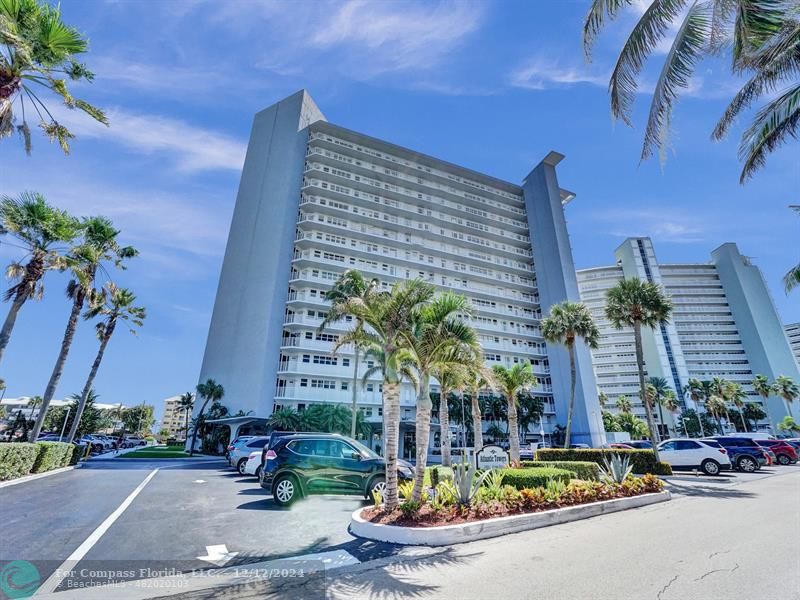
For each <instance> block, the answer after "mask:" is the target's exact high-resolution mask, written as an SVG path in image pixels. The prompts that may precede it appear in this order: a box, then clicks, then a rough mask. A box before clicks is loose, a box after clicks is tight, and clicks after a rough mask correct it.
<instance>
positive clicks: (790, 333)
mask: <svg viewBox="0 0 800 600" xmlns="http://www.w3.org/2000/svg"><path fill="white" fill-rule="evenodd" d="M786 337H787V338H788V340H789V346H790V347H791V348H792V354H794V360H795V362H796V363H797V364H798V368H800V323H791V324H790V325H787V326H786Z"/></svg>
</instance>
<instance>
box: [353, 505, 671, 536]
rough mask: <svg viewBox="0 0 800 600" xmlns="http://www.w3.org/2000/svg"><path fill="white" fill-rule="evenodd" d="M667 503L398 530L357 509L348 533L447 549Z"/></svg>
mask: <svg viewBox="0 0 800 600" xmlns="http://www.w3.org/2000/svg"><path fill="white" fill-rule="evenodd" d="M669 499H670V494H669V492H667V491H664V492H658V493H655V494H644V495H642V496H633V497H630V498H616V499H614V500H604V501H602V502H593V503H591V504H581V505H578V506H567V507H565V508H556V509H553V510H547V511H543V512H537V513H529V514H522V515H511V516H508V517H497V518H494V519H486V520H485V521H474V522H471V523H462V524H458V525H441V526H439V527H399V526H397V525H381V524H378V523H371V522H369V521H367V520H365V519H363V518H362V517H361V512H362V511H363V510H365V509H363V508H361V509H359V510H357V511H355V512H354V513H353V515H352V518H351V521H350V532H351V533H352V534H353V535H357V536H359V537H364V538H368V539H371V540H378V541H381V542H391V543H393V544H407V545H416V546H449V545H451V544H460V543H462V542H472V541H475V540H482V539H485V538H491V537H497V536H500V535H505V534H507V533H517V532H518V531H527V530H528V529H538V528H539V527H548V526H550V525H558V524H560V523H568V522H570V521H578V520H580V519H588V518H589V517H596V516H598V515H605V514H609V513H614V512H617V511H620V510H627V509H629V508H637V507H639V506H647V505H648V504H656V503H657V502H665V501H666V500H669Z"/></svg>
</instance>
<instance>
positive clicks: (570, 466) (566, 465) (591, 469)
mask: <svg viewBox="0 0 800 600" xmlns="http://www.w3.org/2000/svg"><path fill="white" fill-rule="evenodd" d="M522 467H523V468H525V469H530V468H536V467H555V468H556V469H566V470H567V471H572V472H573V473H575V476H576V477H577V478H578V479H583V480H585V481H599V480H600V465H598V464H597V463H595V462H590V461H579V460H576V461H556V460H551V461H541V460H523V461H522Z"/></svg>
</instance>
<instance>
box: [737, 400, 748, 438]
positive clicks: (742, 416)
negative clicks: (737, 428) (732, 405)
mask: <svg viewBox="0 0 800 600" xmlns="http://www.w3.org/2000/svg"><path fill="white" fill-rule="evenodd" d="M739 418H740V419H741V420H742V428H744V432H745V433H747V423H745V420H744V406H742V408H740V409H739Z"/></svg>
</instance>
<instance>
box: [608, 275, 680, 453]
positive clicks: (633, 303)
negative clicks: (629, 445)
mask: <svg viewBox="0 0 800 600" xmlns="http://www.w3.org/2000/svg"><path fill="white" fill-rule="evenodd" d="M670 313H672V301H671V300H670V299H669V298H668V297H667V296H665V295H664V293H663V292H662V290H661V286H659V285H657V284H655V283H652V282H649V281H642V280H641V279H638V278H635V277H634V278H630V279H623V280H622V281H620V282H619V283H618V284H617V285H615V286H614V287H613V288H611V289H610V290H608V293H607V294H606V317H608V320H609V321H611V324H612V325H613V326H614V327H615V328H617V329H622V328H623V327H633V335H634V341H635V343H636V365H637V367H638V371H639V397H640V398H642V400H643V401H644V408H645V413H646V414H647V426H648V427H649V428H650V435H651V436H652V441H653V452H654V454H655V455H656V461H658V448H657V447H656V441H657V440H658V432H657V431H656V426H655V422H654V420H653V410H652V408H651V407H650V403H649V402H647V400H646V398H647V393H646V392H647V391H646V386H645V379H644V351H643V349H642V326H644V327H650V328H654V327H657V326H659V325H666V324H667V323H669V316H670Z"/></svg>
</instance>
